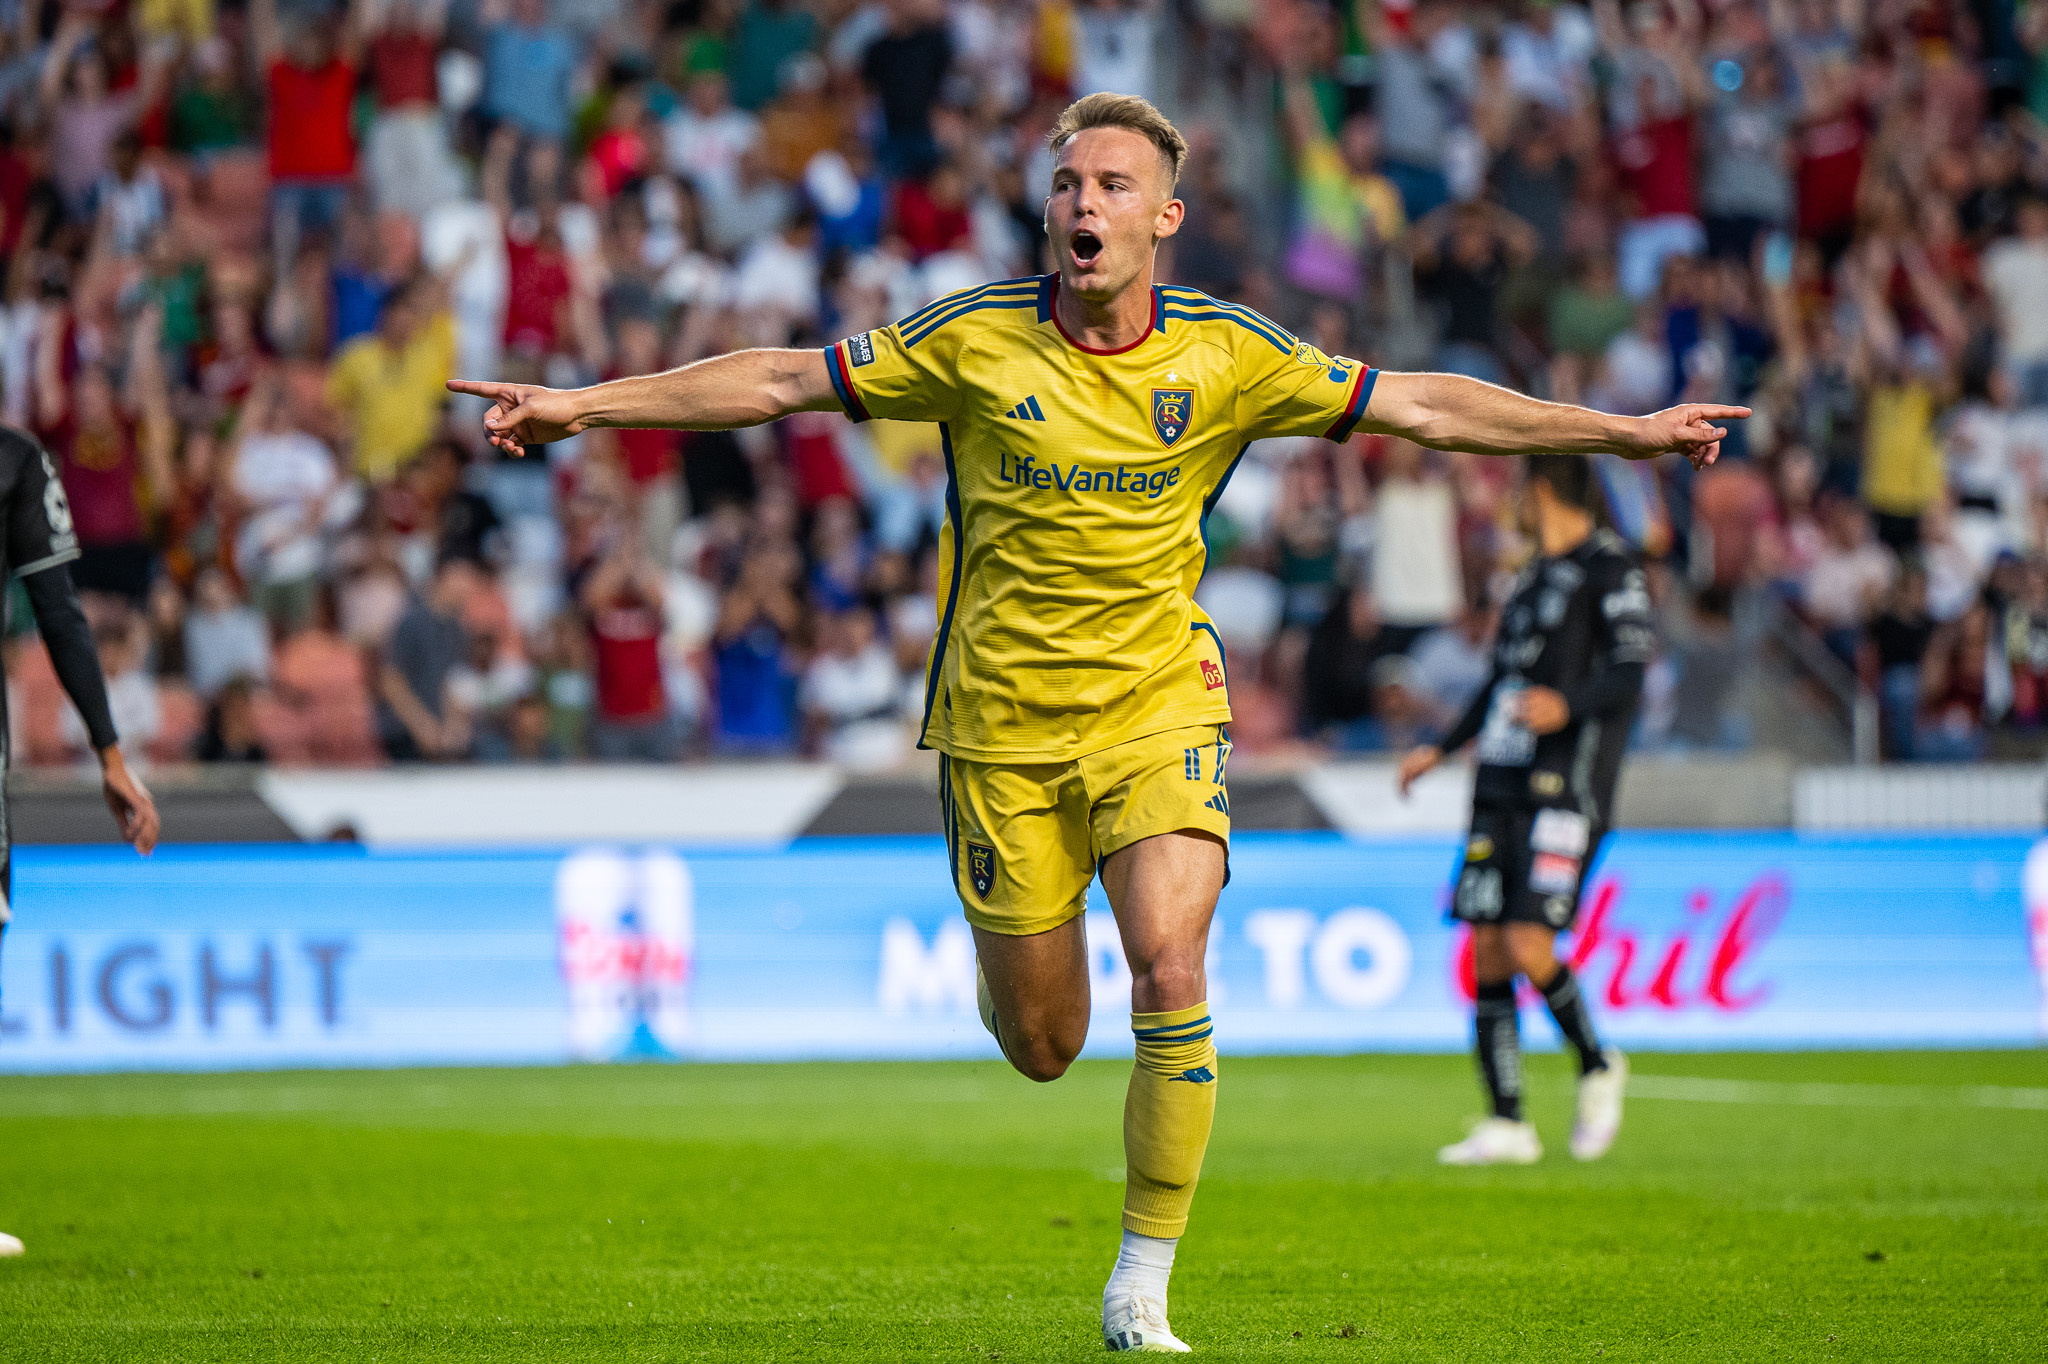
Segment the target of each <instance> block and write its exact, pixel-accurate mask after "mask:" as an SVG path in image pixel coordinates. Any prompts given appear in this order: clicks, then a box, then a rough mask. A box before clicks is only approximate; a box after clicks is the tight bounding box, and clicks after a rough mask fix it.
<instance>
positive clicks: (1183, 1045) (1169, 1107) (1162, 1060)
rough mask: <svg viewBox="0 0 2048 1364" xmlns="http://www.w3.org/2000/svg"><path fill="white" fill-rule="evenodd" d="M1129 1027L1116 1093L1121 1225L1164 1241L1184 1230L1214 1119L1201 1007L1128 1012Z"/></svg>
mask: <svg viewBox="0 0 2048 1364" xmlns="http://www.w3.org/2000/svg"><path fill="white" fill-rule="evenodd" d="M1131 1031H1132V1032H1133V1033H1134V1034H1136V1036H1137V1039H1138V1061H1137V1064H1136V1065H1135V1066H1133V1067H1132V1068H1131V1088H1130V1092H1129V1093H1128V1094H1127V1095H1126V1096H1125V1097H1124V1169H1125V1182H1124V1229H1125V1230H1127V1231H1135V1232H1137V1233H1138V1234H1139V1235H1140V1236H1158V1237H1163V1238H1169V1239H1170V1238H1172V1237H1176V1236H1179V1235H1180V1234H1181V1233H1182V1232H1183V1231H1185V1230H1187V1225H1188V1207H1189V1206H1190V1205H1191V1204H1192V1203H1193V1202H1194V1201H1195V1181H1196V1180H1198V1179H1200V1178H1201V1177H1202V1156H1203V1153H1204V1152H1206V1151H1207V1150H1208V1149H1209V1128H1210V1126H1211V1125H1212V1124H1213V1123H1214V1122H1215V1120H1216V1044H1215V1043H1214V1042H1213V1041H1211V1040H1210V1034H1211V1032H1212V1031H1213V1029H1212V1028H1211V1027H1210V1024H1209V1006H1208V1004H1207V1003H1206V1002H1205V1003H1201V1004H1197V1005H1195V1006H1194V1007H1193V1008H1191V1009H1175V1010H1174V1011H1172V1012H1171V1013H1161V1014H1132V1015H1131Z"/></svg>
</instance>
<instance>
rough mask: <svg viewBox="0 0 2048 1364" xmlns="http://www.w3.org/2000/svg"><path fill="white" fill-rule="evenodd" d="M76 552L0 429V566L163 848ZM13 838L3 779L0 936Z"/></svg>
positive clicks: (134, 818) (12, 439) (3, 1240)
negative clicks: (114, 710)
mask: <svg viewBox="0 0 2048 1364" xmlns="http://www.w3.org/2000/svg"><path fill="white" fill-rule="evenodd" d="M77 557H78V536H77V535H76V534H75V533H74V532H73V530H72V527H71V504H70V503H69V502H67V501H65V499H64V485H63V484H62V483H61V482H59V481H58V479H57V471H56V470H55V469H54V468H53V467H51V464H50V457H49V455H48V454H46V453H45V452H44V450H43V447H42V446H41V445H39V444H37V443H36V441H35V439H34V438H33V437H31V436H29V435H27V434H26V433H24V432H21V431H17V430H15V429H14V428H13V427H11V426H4V425H0V563H4V564H5V565H6V566H7V571H8V574H9V575H10V576H12V577H16V578H19V579H21V582H22V586H23V587H24V588H25V589H27V592H28V603H29V607H30V608H31V609H32V610H33V611H34V612H35V618H36V629H37V630H39V631H40V632H41V633H42V636H43V643H44V644H45V645H46V646H47V647H48V648H49V650H50V662H51V664H52V665H53V666H54V667H55V669H56V672H57V680H58V681H59V682H60V683H62V684H63V687H64V693H65V695H67V696H69V697H70V698H71V704H72V705H74V706H76V707H78V714H79V718H81V719H83V720H84V721H85V730H86V733H87V735H89V736H90V737H91V740H92V747H93V752H94V753H96V754H98V755H99V760H100V788H101V790H102V791H103V792H104V793H105V795H106V798H107V808H108V809H110V810H112V811H113V812H114V821H115V823H117V824H119V825H120V826H121V837H122V838H124V839H126V840H127V841H128V842H130V843H133V844H134V845H135V850H136V851H137V852H139V853H144V854H147V853H148V852H149V850H150V849H151V848H154V847H155V846H156V835H157V814H156V805H155V803H154V802H152V801H151V800H150V798H149V792H148V791H146V790H145V789H143V785H142V783H141V782H139V781H137V780H136V779H135V777H134V776H133V775H131V774H130V773H129V771H128V764H127V763H126V762H124V761H123V760H122V757H121V748H120V745H119V743H118V742H116V738H115V734H114V717H113V716H112V714H111V713H109V711H108V709H107V683H106V679H105V678H104V677H102V676H101V675H100V660H99V655H98V653H97V652H95V651H94V649H93V644H92V631H91V630H90V629H89V628H88V627H87V625H86V622H85V612H84V611H83V610H82V609H80V607H79V605H78V594H77V593H76V592H74V591H73V590H72V588H71V570H70V569H68V568H66V567H65V565H66V564H68V563H70V562H71V561H72V560H73V559H76V558H77ZM11 757H12V755H11V754H10V753H9V752H8V741H7V706H6V692H5V689H4V688H0V771H4V769H5V767H6V765H7V763H8V761H9V759H10V758H11ZM13 853H14V840H13V835H12V831H11V830H10V828H9V825H8V820H7V800H6V789H5V786H4V784H0V936H4V935H5V933H6V929H7V919H8V906H9V905H10V904H11V903H12V902H13V899H14V856H13ZM19 1254H21V1242H20V1241H19V1240H17V1239H15V1238H14V1237H12V1236H9V1235H7V1234H6V1233H5V1232H0V1255H19Z"/></svg>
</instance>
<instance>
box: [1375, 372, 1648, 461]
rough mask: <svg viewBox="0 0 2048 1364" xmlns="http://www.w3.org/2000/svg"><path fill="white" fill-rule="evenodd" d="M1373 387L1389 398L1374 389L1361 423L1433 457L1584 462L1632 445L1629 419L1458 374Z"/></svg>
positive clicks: (1632, 424) (1633, 424)
mask: <svg viewBox="0 0 2048 1364" xmlns="http://www.w3.org/2000/svg"><path fill="white" fill-rule="evenodd" d="M1387 379H1393V380H1394V383H1393V384H1392V385H1389V384H1388V383H1387ZM1381 388H1382V389H1387V388H1391V389H1392V390H1393V391H1391V392H1385V393H1383V392H1381V391H1379V390H1375V392H1374V394H1373V401H1372V405H1371V407H1370V408H1369V409H1368V410H1367V413H1366V420H1367V422H1368V424H1370V425H1372V426H1374V427H1376V428H1378V429H1379V430H1382V431H1387V432H1390V433H1391V434H1394V435H1397V436H1406V437H1407V438H1408V439H1409V440H1412V441H1414V442H1415V443H1416V444H1417V445H1426V446H1428V447H1430V448H1431V449H1433V450H1464V451H1469V452H1470V453H1472V454H1476V455H1530V454H1563V455H1590V454H1596V453H1598V452H1600V451H1605V450H1614V451H1621V450H1626V449H1628V448H1630V447H1631V446H1632V445H1633V444H1634V443H1635V428H1636V426H1637V424H1638V423H1637V419H1636V418H1634V417H1618V416H1614V415H1611V414H1609V413H1605V412H1595V411H1593V410H1591V409H1590V408H1584V407H1573V406H1570V405H1569V404H1566V403H1546V402H1543V401H1541V400H1539V399H1536V398H1531V397H1529V396H1527V395H1526V394H1522V393H1516V392H1514V391H1513V390H1511V389H1506V388H1501V387H1499V386H1497V385H1494V384H1486V383H1481V382H1480V381H1479V380H1477V379H1468V378H1465V377H1464V376H1463V375H1459V374H1403V375H1399V376H1392V375H1389V376H1385V377H1383V378H1382V380H1381Z"/></svg>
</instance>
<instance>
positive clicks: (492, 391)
mask: <svg viewBox="0 0 2048 1364" xmlns="http://www.w3.org/2000/svg"><path fill="white" fill-rule="evenodd" d="M448 391H449V392H450V393H468V394H471V395H472V396H474V397H478V398H496V397H498V396H500V395H501V394H503V393H506V392H507V391H508V389H507V386H506V385H504V384H487V383H484V382H482V381H481V380H477V379H450V380H449V381H448Z"/></svg>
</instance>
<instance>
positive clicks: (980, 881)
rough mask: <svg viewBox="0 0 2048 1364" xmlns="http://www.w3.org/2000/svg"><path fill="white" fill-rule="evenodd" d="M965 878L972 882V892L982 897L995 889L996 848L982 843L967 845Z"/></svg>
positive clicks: (985, 897) (984, 897) (985, 896)
mask: <svg viewBox="0 0 2048 1364" xmlns="http://www.w3.org/2000/svg"><path fill="white" fill-rule="evenodd" d="M967 879H968V880H969V881H972V882H973V883H974V893H975V894H976V895H979V896H980V897H981V898H982V899H984V900H986V899H987V898H988V893H989V892H990V891H991V890H993V889H995V884H996V850H995V849H994V848H991V847H989V846H987V845H986V844H983V843H969V844H968V845H967Z"/></svg>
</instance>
